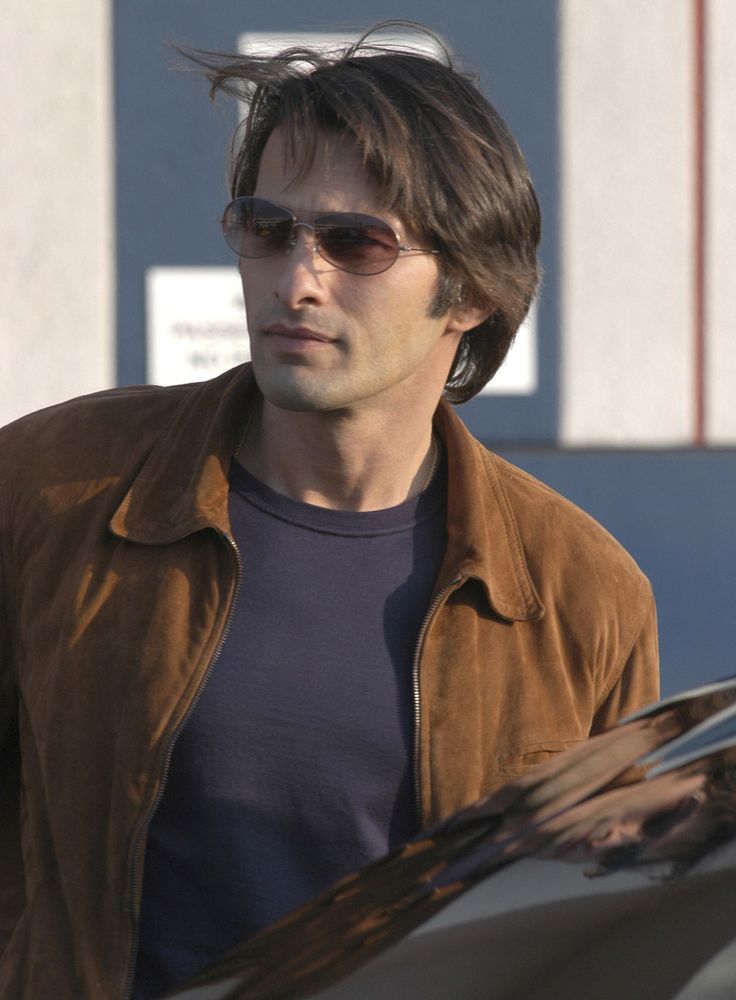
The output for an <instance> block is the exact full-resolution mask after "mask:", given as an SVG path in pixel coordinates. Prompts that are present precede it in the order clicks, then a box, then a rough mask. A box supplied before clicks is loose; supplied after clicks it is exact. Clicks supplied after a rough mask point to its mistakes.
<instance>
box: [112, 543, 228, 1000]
mask: <svg viewBox="0 0 736 1000" xmlns="http://www.w3.org/2000/svg"><path fill="white" fill-rule="evenodd" d="M219 534H220V537H221V538H222V539H223V540H224V541H225V542H227V544H228V546H229V547H230V549H231V551H232V553H233V556H234V558H235V568H236V578H235V589H234V591H233V596H232V599H231V601H230V607H229V609H228V614H227V618H226V619H225V624H224V626H223V629H222V632H221V633H220V638H219V639H218V642H217V646H216V648H215V651H214V653H213V654H212V657H211V659H210V662H209V663H208V665H207V669H206V670H205V673H204V676H203V677H202V680H201V682H200V685H199V687H198V688H197V690H196V692H195V694H194V697H193V698H192V701H191V703H190V705H189V708H188V709H187V711H186V713H185V714H184V717H183V719H182V720H181V722H180V723H179V725H178V726H177V727H176V730H175V732H174V733H173V734H172V736H171V739H170V740H169V745H168V747H167V748H166V754H165V756H164V764H163V770H162V772H161V783H160V785H159V788H158V792H157V793H156V798H155V799H154V801H153V805H152V806H151V808H150V809H149V811H148V815H147V816H146V819H145V822H144V824H143V826H142V827H141V829H140V831H139V832H138V836H137V838H136V842H135V847H134V849H133V869H132V872H131V888H132V895H131V900H132V901H133V914H132V916H133V926H134V931H133V943H132V946H131V952H130V956H129V958H128V966H127V971H126V974H125V986H124V988H123V994H122V997H123V1000H130V997H131V994H132V992H133V981H134V978H135V969H136V961H137V957H138V946H139V944H140V918H139V915H138V914H137V913H136V912H135V900H136V899H137V898H138V896H139V894H140V889H141V885H140V883H141V870H140V869H141V865H140V852H141V845H142V844H143V841H144V840H145V838H146V835H147V834H148V830H149V827H150V825H151V821H152V820H153V817H154V816H155V814H156V810H157V809H158V807H159V803H160V802H161V798H162V797H163V794H164V789H165V786H166V779H167V777H168V774H169V767H170V766H171V758H172V756H173V753H174V747H175V746H176V741H177V740H178V738H179V734H180V733H181V731H182V729H183V728H184V726H185V725H186V724H187V722H188V721H189V719H190V717H191V715H192V712H193V711H194V709H195V708H196V707H197V704H198V702H199V700H200V698H201V697H202V692H203V691H204V688H205V685H206V684H207V681H208V680H209V679H210V676H211V674H212V671H213V669H214V667H215V664H216V663H217V661H218V659H219V658H220V654H221V653H222V649H223V646H224V645H225V642H226V640H227V637H228V635H229V633H230V628H231V626H232V622H233V617H234V615H235V608H236V605H237V599H238V594H239V593H240V586H241V583H242V580H243V562H242V560H241V558H240V552H239V551H238V547H237V545H236V544H235V539H234V538H233V537H232V536H231V535H228V534H227V533H226V532H224V531H223V532H219Z"/></svg>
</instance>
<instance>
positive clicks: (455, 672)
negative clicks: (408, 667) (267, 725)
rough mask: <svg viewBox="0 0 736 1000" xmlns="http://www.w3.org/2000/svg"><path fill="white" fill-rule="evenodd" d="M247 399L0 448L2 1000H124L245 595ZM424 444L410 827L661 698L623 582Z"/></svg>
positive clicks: (458, 435) (534, 496) (85, 419)
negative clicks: (425, 580) (241, 489)
mask: <svg viewBox="0 0 736 1000" xmlns="http://www.w3.org/2000/svg"><path fill="white" fill-rule="evenodd" d="M255 398H256V390H255V389H254V383H253V380H252V376H251V374H250V371H249V369H248V368H247V367H245V368H240V369H235V370H234V371H231V372H228V373H226V374H225V375H222V376H220V377H218V378H216V379H214V380H212V381H210V382H205V383H201V384H196V385H188V386H176V387H169V388H158V387H140V388H125V389H119V390H113V391H110V392H105V393H100V394H97V395H93V396H88V397H85V398H82V399H78V400H73V401H71V402H69V403H65V404H62V405H60V406H57V407H51V408H49V409H47V410H43V411H41V412H39V413H35V414H32V415H30V416H28V417H24V418H23V419H21V420H19V421H16V422H15V423H14V424H11V425H9V426H8V427H6V428H5V429H3V430H2V431H0V456H1V458H0V799H1V800H2V801H1V802H0V907H1V908H0V952H3V954H2V959H1V960H0V996H1V997H3V1000H16V998H23V1000H52V998H53V1000H92V998H94V1000H109V998H115V1000H117V998H121V997H125V996H127V994H128V991H129V987H130V981H131V976H132V968H133V966H132V960H133V955H134V952H135V949H136V933H137V932H136V924H137V908H138V902H139V895H140V888H141V875H142V871H143V855H144V851H145V844H146V830H147V826H148V823H149V822H150V818H151V815H152V813H153V810H154V809H155V806H156V802H157V800H158V797H159V796H160V794H161V788H162V782H163V781H164V779H165V775H166V770H167V761H168V759H169V756H170V754H171V750H172V746H173V741H174V740H175V737H176V733H177V731H178V730H179V728H180V727H181V726H182V725H183V724H184V723H185V721H186V718H187V715H188V713H189V712H190V711H191V710H192V708H193V705H194V703H195V701H196V698H197V695H198V693H199V691H200V689H201V687H202V685H203V683H204V682H205V680H206V676H207V673H208V671H209V670H210V669H211V666H212V664H213V663H214V661H215V660H216V658H217V654H218V650H219V648H220V646H221V644H222V643H223V641H224V634H225V632H226V629H227V621H228V615H229V613H230V608H231V605H232V604H233V597H234V594H235V592H236V588H237V583H238V578H239V574H240V566H241V562H240V556H239V554H238V552H237V551H236V549H235V546H234V544H233V542H232V541H231V539H230V536H229V523H228V514H227V493H228V470H229V465H230V459H231V456H232V455H233V454H234V453H235V451H236V449H237V446H238V444H239V441H240V438H241V436H242V433H243V427H244V425H245V420H246V417H247V414H248V412H249V408H250V406H252V404H253V401H254V400H255ZM436 427H437V429H438V430H439V433H440V434H441V436H442V438H443V439H444V442H445V445H446V448H447V454H448V462H449V496H448V544H447V551H446V555H445V559H444V562H443V565H442V569H441V572H440V575H439V579H438V581H437V586H436V598H435V600H434V601H433V603H432V606H431V608H430V609H429V611H428V615H427V619H426V621H425V624H424V626H423V628H422V631H421V634H420V636H419V637H418V642H417V652H416V661H415V696H416V711H417V725H418V730H417V739H416V744H417V745H416V750H417V758H416V777H417V783H418V795H419V801H420V804H421V812H422V818H423V821H424V822H425V823H430V822H433V821H435V820H437V819H439V818H440V817H443V816H447V815H448V814H450V813H452V812H453V811H455V810H457V809H458V808H460V807H461V806H463V805H465V804H466V803H469V802H471V801H473V800H475V799H477V798H479V797H480V796H481V795H482V794H483V793H485V792H487V791H488V790H490V789H492V788H494V787H496V786H498V785H500V784H502V783H504V782H505V781H507V780H508V779H509V778H510V777H512V776H513V775H515V774H518V773H519V772H520V771H522V770H524V769H525V768H528V767H530V766H532V765H534V764H536V763H537V762H539V761H542V760H544V759H545V758H546V757H547V756H548V755H549V754H550V753H555V752H557V751H560V750H563V749H564V748H566V747H568V746H570V745H571V744H573V743H575V742H577V741H579V740H584V739H585V738H586V737H587V736H588V735H589V734H590V733H593V732H597V731H599V730H601V729H604V728H605V727H607V726H609V725H611V724H612V723H614V722H615V721H616V720H617V719H618V718H619V717H620V716H621V715H623V714H625V713H627V712H630V711H632V710H633V709H635V708H637V707H639V706H640V705H642V704H644V703H646V702H649V701H652V700H654V699H655V698H656V696H657V640H656V624H655V612H654V604H653V600H652V595H651V591H650V587H649V584H648V582H647V580H646V579H645V577H644V576H643V575H642V573H641V572H640V571H639V569H638V568H637V567H636V565H635V564H634V562H633V561H632V560H631V558H630V557H629V556H628V555H627V554H626V553H625V552H624V551H623V549H622V548H621V547H620V546H619V545H618V544H617V543H616V542H615V541H614V540H613V539H612V538H611V537H610V536H609V535H608V534H607V533H606V532H605V531H604V530H603V529H602V528H601V527H600V526H599V525H598V524H596V523H595V522H594V521H593V520H591V518H589V517H588V516H587V515H585V514H584V513H582V512H581V511H580V510H578V509H577V508H576V507H574V506H573V505H572V504H570V503H568V502H567V501H566V500H563V499H562V498H561V497H559V496H558V495H557V494H556V493H554V492H553V491H552V490H551V489H549V488H548V487H546V486H544V485H542V484H541V483H539V482H538V481H536V480H535V479H533V478H532V477H531V476H529V475H527V474H526V473H524V472H522V471H520V470H519V469H517V468H514V467H513V466H511V465H509V464H508V463H507V462H505V461H503V460H501V459H500V458H498V457H496V456H494V455H492V454H491V453H490V452H488V451H486V450H485V449H484V448H483V447H482V446H481V445H480V444H479V443H478V442H477V441H475V440H474V439H473V438H472V437H471V436H470V434H469V433H468V432H467V431H466V430H465V428H464V427H463V425H462V423H461V422H460V420H459V419H458V418H457V417H456V416H455V415H454V413H453V412H452V410H451V409H450V407H449V406H447V405H446V404H444V403H443V404H441V405H440V407H439V409H438V411H437V415H436ZM243 562H244V563H245V565H246V571H247V553H244V554H243ZM348 668H349V665H346V669H348ZM19 760H20V762H21V764H20V773H21V774H22V777H21V779H20V782H19V780H18V774H19ZM19 787H20V788H22V792H19ZM19 829H20V837H19V836H18V830H19ZM3 949H4V951H3Z"/></svg>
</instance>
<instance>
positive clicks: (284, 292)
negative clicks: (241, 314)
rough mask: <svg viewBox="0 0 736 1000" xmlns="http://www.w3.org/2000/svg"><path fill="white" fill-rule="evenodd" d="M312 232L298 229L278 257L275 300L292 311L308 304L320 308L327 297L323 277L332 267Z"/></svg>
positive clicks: (307, 228)
mask: <svg viewBox="0 0 736 1000" xmlns="http://www.w3.org/2000/svg"><path fill="white" fill-rule="evenodd" d="M310 230H311V226H307V227H304V228H301V226H300V227H299V228H297V226H295V227H294V233H293V237H292V240H291V242H290V243H289V245H288V247H287V248H286V251H285V253H283V254H281V255H280V256H279V276H278V279H277V282H276V289H275V292H276V297H277V298H278V299H280V301H282V302H283V303H284V305H287V306H288V307H289V308H291V309H293V308H296V307H298V306H299V305H303V304H304V303H305V302H309V303H317V304H318V303H320V302H323V301H325V299H326V296H327V289H326V286H325V282H324V277H325V272H326V271H327V270H329V267H328V265H326V263H325V261H323V260H322V258H321V257H320V255H319V250H318V247H317V243H316V242H315V239H314V232H313V231H311V232H310Z"/></svg>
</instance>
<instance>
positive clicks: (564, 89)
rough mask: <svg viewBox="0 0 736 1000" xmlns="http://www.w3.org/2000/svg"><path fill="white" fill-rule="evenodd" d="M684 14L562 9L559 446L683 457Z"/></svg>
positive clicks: (687, 31)
mask: <svg viewBox="0 0 736 1000" xmlns="http://www.w3.org/2000/svg"><path fill="white" fill-rule="evenodd" d="M691 6H692V4H691V2H690V0H596V2H595V3H590V2H589V0H565V2H563V4H562V5H561V50H562V58H561V65H562V70H561V107H562V115H561V118H562V122H561V125H562V162H561V179H562V183H561V198H562V203H561V206H560V216H561V220H562V283H563V284H562V326H563V338H562V344H563V362H562V366H561V371H562V384H561V420H560V426H561V438H562V441H563V442H564V443H565V444H573V445H581V444H597V443H604V444H607V445H611V444H614V445H615V444H628V443H646V444H680V443H689V442H690V439H691V435H692V426H693V400H692V390H691V386H692V380H693V345H692V310H693V306H692V251H693V211H692V193H691V189H692V159H693V157H692V110H691V94H692V79H691V77H692V58H691V54H690V50H691V23H690V21H691V18H690V8H691Z"/></svg>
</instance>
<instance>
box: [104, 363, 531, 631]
mask: <svg viewBox="0 0 736 1000" xmlns="http://www.w3.org/2000/svg"><path fill="white" fill-rule="evenodd" d="M172 391H174V390H172ZM259 399H260V396H259V394H258V390H257V388H256V384H255V379H254V378H253V374H252V371H251V367H250V365H243V366H241V367H240V368H236V369H233V370H232V371H229V372H226V373H225V374H224V375H220V376H218V377H217V378H215V379H211V380H210V381H208V382H201V383H199V384H196V385H193V386H187V387H186V389H185V391H182V396H181V402H180V404H179V406H178V408H177V410H176V412H175V413H174V416H173V419H172V420H171V421H170V423H169V424H168V426H166V427H165V428H164V429H163V433H162V435H161V437H160V438H159V440H158V443H157V444H156V445H155V446H154V448H153V450H152V451H151V453H150V454H149V456H148V458H147V459H146V461H145V462H144V464H143V466H142V467H141V469H140V471H139V472H138V474H137V476H136V478H135V480H134V481H133V484H132V485H131V487H130V489H129V490H128V493H127V494H126V496H125V497H124V499H123V501H122V503H121V504H120V506H119V507H118V509H117V510H116V511H115V513H114V515H113V517H112V519H111V521H110V528H111V530H112V531H113V533H114V534H116V535H118V536H119V537H121V538H125V539H128V540H129V541H133V542H140V543H142V544H147V545H162V544H165V543H168V542H173V541H176V540H177V539H180V538H184V537H185V536H186V535H189V534H192V533H193V532H196V531H200V530H202V529H203V528H214V529H216V530H218V531H221V532H229V530H230V519H229V516H228V484H229V474H230V462H231V460H232V456H233V455H234V454H235V453H236V452H237V450H238V447H239V445H240V442H241V440H242V436H243V434H244V431H245V428H246V427H247V424H248V420H249V419H250V415H251V414H252V413H253V411H254V408H255V407H256V406H257V405H258V401H259ZM435 426H436V428H437V430H438V432H439V434H440V436H441V437H442V439H443V441H444V443H445V447H446V449H447V458H448V497H447V536H448V541H447V550H446V552H445V558H444V560H443V563H442V569H441V571H440V581H439V583H440V585H441V586H444V585H447V584H450V583H451V582H452V581H453V580H455V579H457V578H458V577H462V578H474V579H477V580H479V581H480V582H481V584H482V585H483V589H484V592H485V595H486V598H487V600H488V603H489V604H490V606H491V608H492V609H493V610H494V611H495V612H496V613H497V614H498V615H500V616H501V617H502V618H505V619H507V620H509V621H533V620H536V619H539V618H541V617H542V616H543V614H544V607H543V605H542V603H541V601H540V599H539V596H538V594H537V591H536V589H535V587H534V584H533V582H532V579H531V577H530V575H529V570H528V568H527V565H526V561H525V558H524V552H523V548H522V545H521V539H520V535H519V529H518V526H517V523H516V518H515V516H514V513H513V511H512V509H511V506H510V504H509V501H508V497H507V495H506V492H505V490H504V487H503V483H502V481H501V477H500V474H499V467H498V461H497V459H496V458H495V456H493V455H492V454H491V453H490V452H488V451H486V449H485V448H483V447H482V446H481V445H480V444H479V442H478V441H476V440H475V438H473V437H472V435H471V434H470V433H469V432H468V431H467V429H466V428H465V426H464V424H463V423H462V421H461V420H460V419H459V418H458V417H457V416H456V414H455V412H454V411H453V409H452V408H451V407H450V405H449V404H448V403H447V402H445V401H444V400H443V401H442V402H441V403H440V405H439V407H438V408H437V412H436V414H435Z"/></svg>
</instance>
